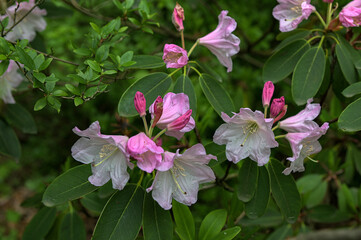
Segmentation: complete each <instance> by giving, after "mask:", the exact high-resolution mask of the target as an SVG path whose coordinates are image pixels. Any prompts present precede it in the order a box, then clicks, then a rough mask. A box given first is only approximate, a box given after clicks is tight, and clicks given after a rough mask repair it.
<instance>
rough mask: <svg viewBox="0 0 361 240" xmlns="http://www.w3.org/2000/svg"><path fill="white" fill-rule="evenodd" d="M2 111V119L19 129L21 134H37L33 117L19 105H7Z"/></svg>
mask: <svg viewBox="0 0 361 240" xmlns="http://www.w3.org/2000/svg"><path fill="white" fill-rule="evenodd" d="M4 110H5V111H4V113H5V114H4V117H5V119H6V121H7V122H8V123H9V124H11V125H13V126H15V127H17V128H19V129H20V130H21V131H22V132H23V133H31V134H35V133H37V128H36V124H35V121H34V119H33V117H32V116H31V114H30V113H29V112H28V111H27V110H26V109H25V108H24V107H22V106H21V105H20V104H17V103H16V104H7V105H6V107H5V109H4Z"/></svg>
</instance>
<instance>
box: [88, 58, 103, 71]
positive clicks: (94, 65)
mask: <svg viewBox="0 0 361 240" xmlns="http://www.w3.org/2000/svg"><path fill="white" fill-rule="evenodd" d="M86 64H88V65H89V67H90V68H91V69H93V70H94V71H96V72H101V71H102V69H101V67H100V65H99V63H97V62H96V61H94V60H87V61H86Z"/></svg>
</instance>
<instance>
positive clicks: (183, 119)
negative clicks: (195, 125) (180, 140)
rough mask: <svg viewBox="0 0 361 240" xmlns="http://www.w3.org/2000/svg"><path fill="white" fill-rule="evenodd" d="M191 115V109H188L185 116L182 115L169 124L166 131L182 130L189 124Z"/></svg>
mask: <svg viewBox="0 0 361 240" xmlns="http://www.w3.org/2000/svg"><path fill="white" fill-rule="evenodd" d="M191 115H192V109H189V110H188V111H187V112H186V113H185V114H183V115H182V116H180V117H179V118H177V119H176V120H174V121H173V122H171V123H169V124H168V126H167V129H168V130H169V131H172V130H182V129H183V128H184V127H185V126H186V125H187V123H188V122H189V120H190V118H191Z"/></svg>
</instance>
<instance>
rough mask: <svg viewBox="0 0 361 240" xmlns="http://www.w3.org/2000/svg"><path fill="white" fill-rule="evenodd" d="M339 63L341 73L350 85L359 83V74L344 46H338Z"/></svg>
mask: <svg viewBox="0 0 361 240" xmlns="http://www.w3.org/2000/svg"><path fill="white" fill-rule="evenodd" d="M336 56H337V61H338V63H339V64H340V67H341V71H342V73H343V75H344V77H345V79H346V80H347V82H348V83H349V84H353V83H355V82H357V78H358V76H357V73H356V69H355V66H354V64H353V62H352V60H351V59H350V56H349V54H348V51H347V49H345V48H344V46H343V45H342V44H337V45H336Z"/></svg>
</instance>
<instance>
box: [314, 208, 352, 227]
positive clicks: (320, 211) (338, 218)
mask: <svg viewBox="0 0 361 240" xmlns="http://www.w3.org/2000/svg"><path fill="white" fill-rule="evenodd" d="M308 216H309V217H310V219H311V220H312V221H314V222H319V223H336V222H344V221H346V220H347V219H349V218H350V217H351V215H348V214H346V213H344V212H341V211H339V210H338V209H337V208H335V207H334V206H331V205H319V206H317V207H314V208H312V209H311V211H310V213H309V214H308Z"/></svg>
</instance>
